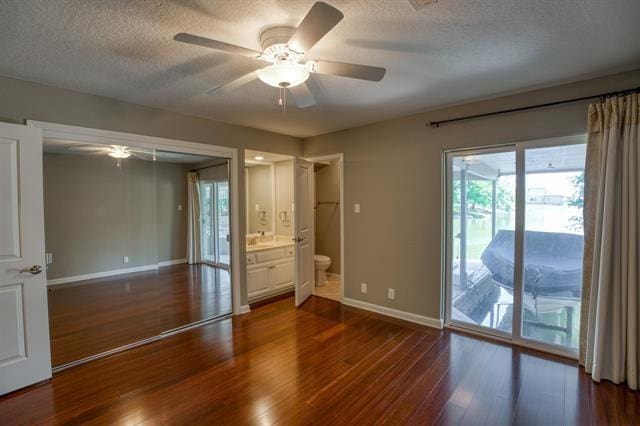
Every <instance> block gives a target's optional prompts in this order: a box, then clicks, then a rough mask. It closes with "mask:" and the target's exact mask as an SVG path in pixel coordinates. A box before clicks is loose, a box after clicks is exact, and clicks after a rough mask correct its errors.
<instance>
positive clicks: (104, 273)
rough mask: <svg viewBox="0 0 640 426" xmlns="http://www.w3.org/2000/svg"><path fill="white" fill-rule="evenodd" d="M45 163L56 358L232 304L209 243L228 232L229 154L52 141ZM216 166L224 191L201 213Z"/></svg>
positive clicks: (142, 335) (73, 357)
mask: <svg viewBox="0 0 640 426" xmlns="http://www.w3.org/2000/svg"><path fill="white" fill-rule="evenodd" d="M43 163H44V167H43V170H44V198H45V235H46V237H45V239H46V241H45V243H46V252H47V259H46V260H47V281H48V290H49V291H48V297H49V319H50V334H51V347H52V362H53V365H54V366H61V365H64V364H68V363H70V362H75V361H78V360H82V359H84V358H87V357H90V356H93V355H96V354H100V353H104V352H107V351H111V350H113V349H117V348H121V347H123V346H126V345H130V344H133V343H136V342H139V341H142V340H145V339H150V338H154V337H157V336H159V335H160V334H161V333H162V332H165V331H167V330H171V329H174V328H178V327H182V326H185V325H188V324H190V323H192V322H196V321H202V320H205V319H209V318H212V317H216V316H219V315H224V314H227V313H230V312H231V289H230V279H229V273H228V269H224V265H223V264H222V263H223V262H222V263H220V264H218V263H210V262H208V260H207V259H205V258H204V257H203V256H202V253H203V250H202V249H201V247H202V246H203V245H204V243H203V241H204V240H207V241H208V240H210V239H211V238H212V237H211V235H213V236H214V237H215V236H220V238H221V240H225V241H226V239H227V238H228V223H229V218H228V216H229V210H228V202H227V201H222V199H223V198H224V197H226V199H227V200H228V176H227V165H226V160H224V159H214V158H211V157H203V156H196V155H187V154H180V153H169V152H161V151H155V150H147V149H137V148H133V147H126V146H109V145H87V144H83V143H78V142H72V141H62V140H45V143H44V155H43ZM213 165H221V167H220V169H221V170H223V171H222V172H220V173H219V174H218V175H216V176H215V178H213V179H211V181H212V182H214V184H215V185H217V186H218V187H219V188H221V189H220V190H219V192H220V193H221V194H222V195H220V196H219V197H218V198H215V197H214V199H212V200H210V201H209V203H210V205H209V206H208V208H209V209H210V211H212V212H216V213H217V216H215V217H214V218H211V217H210V216H211V214H208V216H207V217H202V216H201V213H202V212H203V210H204V209H203V208H202V206H201V204H200V201H201V200H200V196H199V195H200V187H199V183H200V179H199V175H200V174H206V173H207V171H208V170H209V169H210V168H211V167H212V166H213ZM188 174H190V175H193V176H195V179H194V181H195V187H194V186H193V185H191V187H190V183H189V182H188V180H187V175H188ZM194 188H197V190H193V189H194ZM224 188H227V189H226V192H225V190H224ZM222 204H224V206H222ZM205 221H210V222H211V223H212V224H213V226H215V227H216V228H215V229H214V230H213V231H214V232H213V233H212V234H211V235H210V234H206V235H205V234H204V231H203V229H204V227H203V226H201V225H202V223H203V222H205ZM216 230H220V232H217V231H216ZM208 232H211V229H208ZM213 246H214V252H213V254H214V256H215V255H216V252H215V250H216V248H217V247H220V246H222V244H220V242H219V241H218V242H216V243H214V244H213ZM222 250H225V249H224V247H222ZM226 256H227V258H228V256H229V254H228V245H227V247H226ZM218 258H219V257H218ZM227 264H228V261H227Z"/></svg>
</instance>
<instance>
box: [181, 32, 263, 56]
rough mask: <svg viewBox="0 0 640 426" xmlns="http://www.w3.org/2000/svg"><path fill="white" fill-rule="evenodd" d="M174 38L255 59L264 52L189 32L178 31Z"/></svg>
mask: <svg viewBox="0 0 640 426" xmlns="http://www.w3.org/2000/svg"><path fill="white" fill-rule="evenodd" d="M173 39H174V40H175V41H180V42H182V43H187V44H195V45H197V46H202V47H208V48H209V49H215V50H220V51H223V52H227V53H234V54H236V55H242V56H246V57H249V58H253V59H260V57H261V56H262V52H258V51H257V50H253V49H247V48H245V47H240V46H236V45H235V44H229V43H225V42H223V41H218V40H212V39H210V38H206V37H200V36H197V35H193V34H189V33H178V34H176V35H175V36H174V37H173Z"/></svg>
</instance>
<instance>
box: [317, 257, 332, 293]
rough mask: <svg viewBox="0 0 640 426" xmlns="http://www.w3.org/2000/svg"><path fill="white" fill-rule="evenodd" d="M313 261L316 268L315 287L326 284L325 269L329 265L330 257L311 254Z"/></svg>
mask: <svg viewBox="0 0 640 426" xmlns="http://www.w3.org/2000/svg"><path fill="white" fill-rule="evenodd" d="M313 261H314V263H315V268H316V287H322V286H323V285H326V284H327V269H329V266H331V258H330V257H329V256H323V255H321V254H316V255H315V256H313Z"/></svg>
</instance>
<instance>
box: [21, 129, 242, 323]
mask: <svg viewBox="0 0 640 426" xmlns="http://www.w3.org/2000/svg"><path fill="white" fill-rule="evenodd" d="M27 126H31V127H37V128H40V129H42V136H43V138H45V139H47V138H49V139H65V140H72V141H78V142H86V143H94V144H104V145H128V146H135V147H137V148H148V149H162V150H167V151H173V152H181V153H185V154H200V155H208V156H214V157H221V158H228V159H230V160H231V161H230V162H229V175H230V176H229V178H230V187H229V197H230V198H231V210H232V211H231V217H230V219H231V271H232V272H231V288H232V303H233V314H234V315H240V314H242V313H244V312H243V310H242V308H241V305H240V286H241V276H242V274H241V273H240V259H239V254H240V232H239V218H240V216H239V211H240V209H239V204H238V170H240V169H239V167H238V149H237V148H232V147H227V146H220V145H209V144H204V143H198V142H187V141H181V140H176V139H166V138H160V137H156V136H146V135H137V134H133V133H123V132H116V131H111V130H101V129H92V128H88V127H78V126H70V125H66V124H56V123H48V122H44V121H35V120H27ZM242 240H243V241H244V237H243V238H242Z"/></svg>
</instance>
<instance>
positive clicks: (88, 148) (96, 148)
mask: <svg viewBox="0 0 640 426" xmlns="http://www.w3.org/2000/svg"><path fill="white" fill-rule="evenodd" d="M67 150H68V151H108V150H109V147H102V146H69V147H67Z"/></svg>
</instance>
